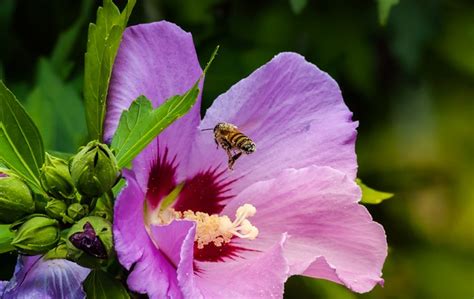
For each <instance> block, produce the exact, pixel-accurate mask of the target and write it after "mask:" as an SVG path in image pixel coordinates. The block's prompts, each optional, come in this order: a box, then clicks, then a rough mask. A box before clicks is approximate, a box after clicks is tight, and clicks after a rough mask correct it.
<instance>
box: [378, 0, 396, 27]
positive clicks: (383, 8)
mask: <svg viewBox="0 0 474 299" xmlns="http://www.w3.org/2000/svg"><path fill="white" fill-rule="evenodd" d="M399 1H400V0H377V6H378V11H379V22H380V24H381V25H385V24H387V21H388V16H389V14H390V10H391V9H392V7H393V6H394V5H397V4H398V2H399Z"/></svg>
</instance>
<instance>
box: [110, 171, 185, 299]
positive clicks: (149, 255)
mask: <svg viewBox="0 0 474 299" xmlns="http://www.w3.org/2000/svg"><path fill="white" fill-rule="evenodd" d="M123 175H124V177H125V179H126V181H127V186H126V187H125V188H124V189H123V190H122V191H121V192H120V194H119V196H118V197H117V200H116V202H115V208H114V226H113V230H114V241H115V250H116V251H117V256H118V259H119V261H120V263H121V264H122V265H123V266H124V267H125V268H127V269H128V270H130V269H132V266H133V269H132V272H131V273H130V275H129V277H128V280H127V283H128V286H129V287H130V289H132V290H133V291H135V292H139V293H148V294H149V295H150V297H152V298H153V297H155V298H162V297H164V296H166V294H168V293H169V294H173V293H176V294H179V293H180V292H179V288H178V285H177V280H176V271H175V269H174V268H173V266H172V265H171V264H170V263H169V261H168V260H167V259H166V257H165V256H163V254H162V253H161V252H160V251H159V250H158V249H157V248H156V246H155V244H153V242H152V241H151V240H150V238H149V236H148V233H147V232H146V230H145V221H144V218H143V215H144V211H143V207H144V199H145V195H144V194H143V192H142V189H141V188H140V187H139V186H138V183H137V181H136V180H135V177H134V174H133V172H131V171H128V170H124V171H123Z"/></svg>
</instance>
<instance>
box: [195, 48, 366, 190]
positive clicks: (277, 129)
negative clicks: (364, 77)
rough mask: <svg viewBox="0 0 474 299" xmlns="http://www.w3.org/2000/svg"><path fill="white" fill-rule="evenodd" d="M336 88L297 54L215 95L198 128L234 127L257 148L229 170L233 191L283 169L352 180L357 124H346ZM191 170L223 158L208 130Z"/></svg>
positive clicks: (280, 57)
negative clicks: (325, 169)
mask: <svg viewBox="0 0 474 299" xmlns="http://www.w3.org/2000/svg"><path fill="white" fill-rule="evenodd" d="M351 117H352V113H351V112H350V111H349V109H348V108H347V106H346V105H345V104H344V101H343V99H342V96H341V91H340V89H339V87H338V85H337V83H336V82H335V81H334V80H333V79H332V78H331V77H330V76H329V75H328V74H327V73H325V72H323V71H321V70H319V69H318V68H317V67H316V66H315V65H313V64H311V63H309V62H307V61H306V60H305V59H304V57H302V56H301V55H299V54H296V53H282V54H279V55H277V56H276V57H275V58H273V59H272V60H271V61H270V62H268V63H267V64H265V65H264V66H262V67H261V68H259V69H258V70H256V71H255V72H253V73H252V74H251V75H250V76H249V77H247V78H245V79H243V80H241V81H240V82H238V83H237V84H235V85H234V86H233V87H232V88H231V89H230V90H229V91H227V92H226V93H224V94H222V95H221V96H219V97H218V98H217V99H216V100H215V101H214V103H213V104H212V106H211V108H209V109H208V110H207V113H206V116H205V118H204V119H203V121H202V123H201V125H200V128H201V129H205V128H213V127H214V126H215V125H216V124H217V123H219V122H229V123H232V124H234V125H237V126H238V127H239V130H241V131H242V132H243V133H245V134H246V135H248V136H249V137H250V138H251V139H252V140H253V141H254V142H255V143H256V145H257V151H256V152H255V153H253V154H251V155H250V156H245V155H244V156H243V157H241V158H240V159H239V160H237V162H236V163H235V166H234V171H233V173H232V177H235V178H240V179H239V180H238V181H237V182H236V183H235V184H234V185H233V186H232V189H233V190H234V191H237V192H238V191H239V190H242V189H243V188H245V187H246V186H248V185H250V184H251V183H253V182H255V181H259V180H264V179H269V178H272V177H275V176H276V175H278V174H279V173H280V172H281V171H282V170H284V169H286V168H301V167H307V166H309V165H318V166H331V167H333V168H335V169H338V170H340V171H342V172H344V173H346V174H347V175H348V176H349V178H351V179H353V178H355V176H356V170H357V162H356V155H355V150H354V146H355V139H356V127H357V123H356V122H353V121H352V120H351ZM197 144H198V148H197V149H196V150H195V151H194V152H193V157H194V159H193V164H192V166H193V171H194V172H197V171H198V170H199V169H203V168H204V169H207V168H208V167H209V166H210V165H216V164H218V163H221V164H222V165H223V166H224V167H225V166H227V165H226V164H227V155H226V154H225V152H224V150H222V149H221V148H219V149H216V145H215V143H214V140H213V134H212V131H204V132H201V133H200V134H199V137H198V141H197Z"/></svg>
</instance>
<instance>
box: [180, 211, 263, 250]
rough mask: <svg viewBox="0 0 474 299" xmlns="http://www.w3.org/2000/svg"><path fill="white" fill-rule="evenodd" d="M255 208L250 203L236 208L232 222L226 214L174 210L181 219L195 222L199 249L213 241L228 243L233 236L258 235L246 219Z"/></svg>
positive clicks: (248, 237)
mask: <svg viewBox="0 0 474 299" xmlns="http://www.w3.org/2000/svg"><path fill="white" fill-rule="evenodd" d="M256 211H257V209H255V207H254V206H252V205H250V204H245V205H243V206H241V207H239V208H238V209H237V212H236V214H235V218H236V219H235V220H234V221H233V222H232V221H231V220H230V219H229V217H227V216H219V215H215V214H214V215H209V214H207V213H203V212H193V211H191V210H188V211H185V212H182V213H179V212H175V213H176V214H175V215H177V216H178V217H177V218H181V219H188V220H193V221H195V222H196V224H197V226H196V237H195V241H196V242H197V247H198V248H199V249H202V248H204V246H206V245H208V244H210V243H213V244H214V245H215V246H217V247H220V246H222V245H223V244H225V243H229V242H230V240H231V239H232V237H233V236H236V237H239V238H242V239H249V240H253V239H255V238H256V237H257V236H258V229H257V228H256V227H255V226H253V225H252V223H250V221H249V220H248V219H247V218H248V217H252V216H253V215H255V213H256Z"/></svg>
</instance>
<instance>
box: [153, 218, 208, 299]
mask: <svg viewBox="0 0 474 299" xmlns="http://www.w3.org/2000/svg"><path fill="white" fill-rule="evenodd" d="M151 231H152V234H153V238H154V240H155V241H156V244H157V246H158V248H160V250H161V252H163V253H164V255H166V257H167V258H168V260H169V261H170V262H171V263H172V264H173V266H174V267H175V268H176V269H177V270H176V274H175V275H176V276H177V278H178V285H179V287H180V290H181V292H182V293H183V297H184V298H200V297H202V294H201V292H200V291H199V289H197V288H196V286H195V283H194V259H193V250H194V236H195V233H196V223H195V222H193V221H187V220H177V221H173V222H172V223H170V224H169V225H162V226H152V228H151Z"/></svg>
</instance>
